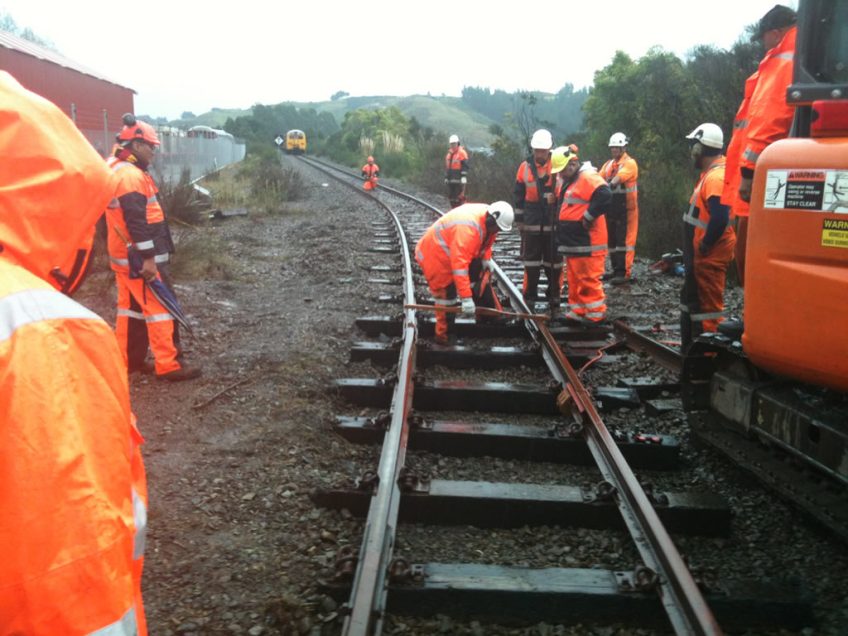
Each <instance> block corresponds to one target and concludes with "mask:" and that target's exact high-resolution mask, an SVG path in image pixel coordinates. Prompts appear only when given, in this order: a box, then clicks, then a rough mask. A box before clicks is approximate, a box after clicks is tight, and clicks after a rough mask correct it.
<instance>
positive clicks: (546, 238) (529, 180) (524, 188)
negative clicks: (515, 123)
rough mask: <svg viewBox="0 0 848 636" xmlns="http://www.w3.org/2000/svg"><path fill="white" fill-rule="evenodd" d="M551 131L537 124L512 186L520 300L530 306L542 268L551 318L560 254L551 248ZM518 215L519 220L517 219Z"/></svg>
mask: <svg viewBox="0 0 848 636" xmlns="http://www.w3.org/2000/svg"><path fill="white" fill-rule="evenodd" d="M552 147H553V138H552V137H551V133H550V132H549V131H547V130H545V129H544V128H541V129H539V130H537V131H536V132H534V133H533V136H532V137H531V138H530V156H529V157H527V159H526V160H525V161H523V162H522V163H521V164H520V165H519V166H518V171H517V172H516V174H515V185H514V187H513V204H514V205H515V209H516V210H521V211H522V212H521V214H517V215H516V223H517V225H518V229H519V231H520V232H521V260H522V261H523V264H524V283H523V285H522V292H523V295H524V300H525V302H527V304H528V306H529V307H530V308H531V309H532V307H533V305H534V303H535V302H536V300H537V297H538V288H539V278H540V277H541V272H542V270H544V272H545V279H546V281H547V284H548V287H547V290H546V292H545V297H546V299H547V301H548V306H549V309H550V313H551V318H558V317H559V312H560V278H561V275H562V256H560V255H559V253H558V252H557V251H556V249H555V248H554V243H553V237H552V235H551V233H552V232H553V225H554V220H555V215H554V214H553V207H554V205H553V204H554V193H553V184H554V178H553V175H552V174H551V148H552ZM519 219H520V222H519Z"/></svg>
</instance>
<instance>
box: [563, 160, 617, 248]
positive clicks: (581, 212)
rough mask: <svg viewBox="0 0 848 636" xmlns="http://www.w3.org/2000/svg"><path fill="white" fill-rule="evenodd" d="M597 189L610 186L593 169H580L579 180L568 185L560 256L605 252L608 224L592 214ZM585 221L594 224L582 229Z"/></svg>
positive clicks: (565, 195) (577, 178)
mask: <svg viewBox="0 0 848 636" xmlns="http://www.w3.org/2000/svg"><path fill="white" fill-rule="evenodd" d="M598 188H609V186H608V185H607V182H606V181H605V180H604V178H603V177H602V176H601V175H600V174H598V172H597V171H596V170H594V169H593V168H589V169H586V168H581V169H580V172H578V173H577V176H576V178H575V179H574V180H573V181H572V182H571V183H570V184H568V185H566V186H565V191H564V192H562V205H561V207H560V209H559V225H558V228H557V243H558V248H557V249H558V250H559V252H560V253H562V254H567V255H569V256H588V255H590V254H597V253H600V252H603V253H606V249H607V221H606V219H605V218H604V217H603V216H602V215H599V216H598V217H597V218H595V217H592V216H591V215H590V214H589V202H590V201H591V199H592V195H593V194H594V193H595V191H596V190H597V189H598ZM607 196H609V195H607ZM584 218H585V219H586V220H588V221H591V223H592V225H591V226H590V227H589V229H588V230H586V229H585V228H584V227H583V219H584Z"/></svg>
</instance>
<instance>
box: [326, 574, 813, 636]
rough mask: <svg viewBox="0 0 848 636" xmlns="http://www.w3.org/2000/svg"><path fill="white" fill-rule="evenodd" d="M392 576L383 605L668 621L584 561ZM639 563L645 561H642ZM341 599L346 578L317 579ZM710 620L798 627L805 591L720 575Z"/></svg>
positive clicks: (549, 618)
mask: <svg viewBox="0 0 848 636" xmlns="http://www.w3.org/2000/svg"><path fill="white" fill-rule="evenodd" d="M405 569H406V570H408V571H409V572H410V573H411V574H410V575H409V576H403V577H398V576H394V577H391V580H390V582H389V587H388V590H389V594H388V603H387V612H388V613H389V614H394V615H406V616H419V617H431V616H435V615H438V614H445V615H450V616H454V617H460V618H463V619H468V620H479V621H483V622H490V623H499V624H509V625H527V624H534V623H539V622H546V623H554V624H572V625H573V624H576V623H581V622H586V623H621V622H623V623H628V624H631V625H634V626H639V627H657V628H663V627H667V623H666V622H665V619H666V614H665V612H664V611H663V609H662V601H661V599H660V597H659V596H658V595H657V593H656V591H654V590H653V589H651V586H650V585H646V584H641V583H639V581H643V580H644V578H645V577H640V576H639V568H636V569H634V570H632V571H620V570H607V569H595V568H592V569H588V568H535V569H534V568H522V567H512V566H498V565H484V564H474V563H424V564H412V565H410V566H409V567H407V568H405ZM643 571H644V568H643ZM322 589H323V591H324V592H325V593H327V594H329V595H331V596H333V597H335V598H336V599H337V600H339V601H340V602H344V601H346V600H347V598H348V593H349V590H350V586H349V584H346V583H345V582H341V581H333V582H331V583H324V584H323V585H322ZM705 599H706V601H707V603H708V604H709V606H710V608H711V609H712V611H713V612H714V614H715V617H716V620H717V621H718V623H719V624H720V625H721V626H722V628H723V629H725V630H727V631H744V630H758V631H761V632H762V631H768V632H771V631H772V630H785V629H790V630H800V629H803V628H804V627H808V626H811V625H813V623H814V619H813V610H812V605H813V604H812V599H811V598H810V595H809V594H808V593H807V592H806V591H804V590H803V589H801V587H800V586H799V585H798V584H797V583H792V582H788V583H783V582H772V581H769V582H760V581H745V580H732V581H725V582H722V583H720V584H718V585H716V586H711V587H710V588H708V589H706V590H705Z"/></svg>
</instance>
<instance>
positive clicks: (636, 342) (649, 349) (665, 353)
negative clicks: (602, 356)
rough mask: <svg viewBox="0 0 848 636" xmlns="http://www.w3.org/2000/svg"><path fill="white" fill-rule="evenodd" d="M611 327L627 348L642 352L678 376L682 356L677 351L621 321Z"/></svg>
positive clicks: (681, 367) (681, 365)
mask: <svg viewBox="0 0 848 636" xmlns="http://www.w3.org/2000/svg"><path fill="white" fill-rule="evenodd" d="M613 327H614V328H615V330H616V332H618V333H619V334H620V335H621V336H622V337H623V338H624V341H625V342H626V343H627V346H628V347H630V348H631V349H634V350H636V351H644V352H645V353H647V354H648V355H649V356H651V357H652V358H653V359H654V360H656V361H657V362H658V363H659V364H660V365H661V366H663V367H665V368H666V369H668V370H669V371H673V372H674V373H677V374H680V372H681V370H682V369H683V356H682V355H680V352H679V351H675V350H674V349H672V348H671V347H667V346H666V345H664V344H662V343H661V342H657V341H656V340H654V339H653V338H649V337H648V336H646V335H645V334H643V333H639V332H638V331H636V330H635V329H634V328H633V327H631V326H630V325H628V324H627V323H626V322H624V321H622V320H616V321H615V322H613Z"/></svg>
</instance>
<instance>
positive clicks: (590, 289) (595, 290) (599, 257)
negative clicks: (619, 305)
mask: <svg viewBox="0 0 848 636" xmlns="http://www.w3.org/2000/svg"><path fill="white" fill-rule="evenodd" d="M606 258H607V253H606V250H604V251H601V252H596V253H594V254H592V255H591V256H566V259H565V272H566V276H567V278H568V313H567V314H566V318H568V317H569V316H570V317H572V318H581V319H584V320H591V321H592V322H600V321H602V320H603V319H604V318H605V317H606V314H607V304H606V295H605V294H604V285H603V283H601V276H603V275H604V263H605V262H606Z"/></svg>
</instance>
